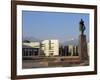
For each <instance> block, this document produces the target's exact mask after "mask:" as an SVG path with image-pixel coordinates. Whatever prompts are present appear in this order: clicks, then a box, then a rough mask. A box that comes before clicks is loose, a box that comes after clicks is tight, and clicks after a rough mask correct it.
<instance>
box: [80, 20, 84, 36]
mask: <svg viewBox="0 0 100 80" xmlns="http://www.w3.org/2000/svg"><path fill="white" fill-rule="evenodd" d="M79 24H80V27H79V30H80V32H81V35H83V34H84V31H85V25H84V21H83V20H82V19H81V21H80V23H79Z"/></svg>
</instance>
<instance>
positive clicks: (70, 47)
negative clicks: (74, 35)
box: [68, 45, 78, 56]
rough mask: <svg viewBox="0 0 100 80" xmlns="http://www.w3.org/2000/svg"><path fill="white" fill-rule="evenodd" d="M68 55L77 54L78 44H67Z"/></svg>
mask: <svg viewBox="0 0 100 80" xmlns="http://www.w3.org/2000/svg"><path fill="white" fill-rule="evenodd" d="M68 54H69V56H78V46H75V45H68Z"/></svg>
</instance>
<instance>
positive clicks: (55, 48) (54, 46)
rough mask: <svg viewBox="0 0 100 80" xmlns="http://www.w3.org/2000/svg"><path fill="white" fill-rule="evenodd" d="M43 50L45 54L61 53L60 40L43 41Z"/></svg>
mask: <svg viewBox="0 0 100 80" xmlns="http://www.w3.org/2000/svg"><path fill="white" fill-rule="evenodd" d="M41 50H42V51H43V52H44V54H45V56H58V55H59V41H58V40H44V41H42V42H41Z"/></svg>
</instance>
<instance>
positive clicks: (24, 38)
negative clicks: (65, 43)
mask: <svg viewBox="0 0 100 80" xmlns="http://www.w3.org/2000/svg"><path fill="white" fill-rule="evenodd" d="M26 40H27V41H38V42H40V41H41V40H39V39H37V38H35V37H23V41H26Z"/></svg>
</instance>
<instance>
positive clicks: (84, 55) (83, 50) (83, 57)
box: [78, 34, 89, 62]
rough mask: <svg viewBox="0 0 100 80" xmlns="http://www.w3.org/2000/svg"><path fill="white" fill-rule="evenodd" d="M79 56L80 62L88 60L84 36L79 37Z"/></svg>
mask: <svg viewBox="0 0 100 80" xmlns="http://www.w3.org/2000/svg"><path fill="white" fill-rule="evenodd" d="M78 51H79V56H80V60H81V61H82V62H84V61H86V60H89V58H88V52H87V42H86V35H84V34H83V35H80V36H79V49H78Z"/></svg>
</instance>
